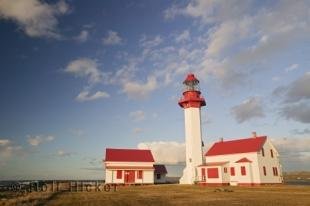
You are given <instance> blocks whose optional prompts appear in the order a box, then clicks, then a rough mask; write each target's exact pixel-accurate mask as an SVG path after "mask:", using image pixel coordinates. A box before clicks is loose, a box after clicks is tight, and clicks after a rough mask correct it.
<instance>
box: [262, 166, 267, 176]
mask: <svg viewBox="0 0 310 206" xmlns="http://www.w3.org/2000/svg"><path fill="white" fill-rule="evenodd" d="M263 171H264V175H265V176H266V175H267V171H266V167H265V166H264V167H263Z"/></svg>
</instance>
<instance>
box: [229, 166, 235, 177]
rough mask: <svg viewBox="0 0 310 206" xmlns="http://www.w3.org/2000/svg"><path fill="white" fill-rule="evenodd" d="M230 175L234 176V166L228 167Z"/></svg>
mask: <svg viewBox="0 0 310 206" xmlns="http://www.w3.org/2000/svg"><path fill="white" fill-rule="evenodd" d="M230 175H231V176H235V168H234V167H231V168H230Z"/></svg>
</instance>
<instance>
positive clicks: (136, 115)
mask: <svg viewBox="0 0 310 206" xmlns="http://www.w3.org/2000/svg"><path fill="white" fill-rule="evenodd" d="M129 117H130V118H132V119H133V120H134V121H142V120H144V119H145V113H144V112H143V111H142V110H137V111H133V112H130V113H129Z"/></svg>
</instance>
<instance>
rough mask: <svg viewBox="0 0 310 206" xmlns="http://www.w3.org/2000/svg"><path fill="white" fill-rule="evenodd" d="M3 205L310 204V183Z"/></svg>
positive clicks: (77, 195) (70, 196)
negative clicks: (304, 184) (309, 184)
mask: <svg viewBox="0 0 310 206" xmlns="http://www.w3.org/2000/svg"><path fill="white" fill-rule="evenodd" d="M0 205H59V206H60V205H72V206H73V205H74V206H75V205H94V206H96V205H98V206H99V205H109V206H110V205H112V206H113V205H135V206H137V205H249V206H260V205H261V206H263V205H268V206H269V205H270V206H274V205H281V206H282V205H283V206H285V205H294V206H295V205H296V206H298V205H305V206H306V205H307V206H308V205H310V186H288V185H282V186H258V187H206V186H184V185H148V186H121V187H119V188H118V189H117V191H115V192H103V191H101V192H95V191H93V192H58V193H30V194H28V195H26V196H21V197H16V198H12V199H7V200H1V201H0Z"/></svg>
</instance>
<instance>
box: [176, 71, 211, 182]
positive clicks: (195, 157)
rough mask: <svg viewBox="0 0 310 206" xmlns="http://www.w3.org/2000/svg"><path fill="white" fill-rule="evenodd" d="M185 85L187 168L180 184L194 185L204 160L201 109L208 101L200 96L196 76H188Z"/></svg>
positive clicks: (182, 100) (183, 99) (182, 104)
mask: <svg viewBox="0 0 310 206" xmlns="http://www.w3.org/2000/svg"><path fill="white" fill-rule="evenodd" d="M183 84H184V86H185V89H184V91H183V97H182V98H181V99H180V101H179V105H180V106H181V107H182V108H183V109H184V115H185V144H186V167H185V169H184V170H183V176H182V177H181V179H180V184H194V182H195V180H196V177H197V169H196V168H197V166H198V165H201V164H202V160H203V154H202V139H201V117H200V108H201V107H202V106H205V105H206V101H205V100H204V98H203V97H201V96H200V94H201V93H200V91H199V80H198V79H197V78H196V77H195V75H194V74H191V73H190V74H188V75H187V77H186V79H185V80H184V82H183Z"/></svg>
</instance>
